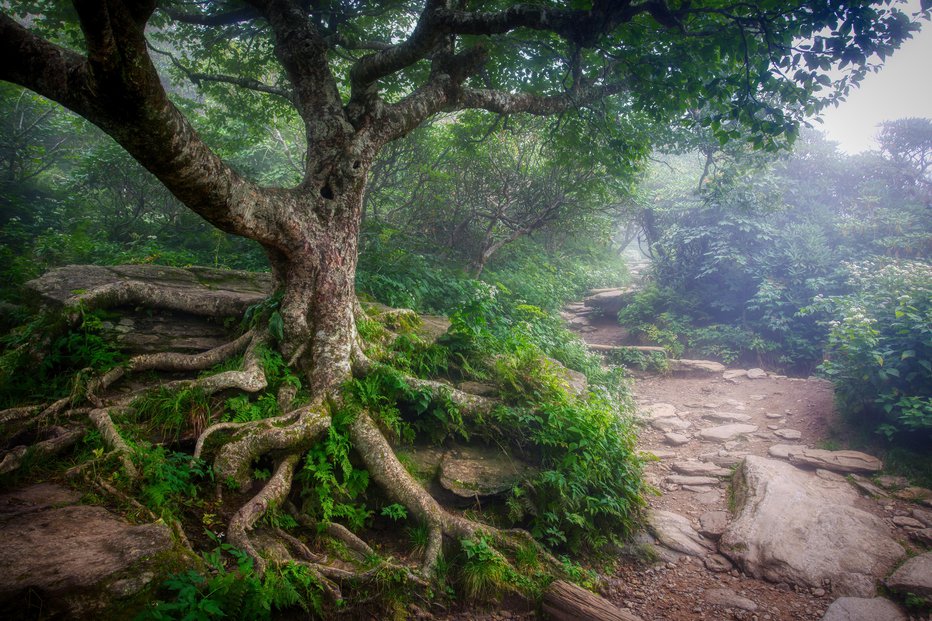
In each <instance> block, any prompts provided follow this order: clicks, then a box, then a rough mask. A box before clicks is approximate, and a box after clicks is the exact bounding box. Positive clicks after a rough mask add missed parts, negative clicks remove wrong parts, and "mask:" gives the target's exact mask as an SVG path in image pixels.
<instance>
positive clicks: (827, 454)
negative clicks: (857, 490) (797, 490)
mask: <svg viewBox="0 0 932 621" xmlns="http://www.w3.org/2000/svg"><path fill="white" fill-rule="evenodd" d="M789 460H790V463H791V464H793V465H795V466H809V467H811V468H825V469H826V470H831V471H833V472H850V473H855V474H871V473H873V472H880V471H881V470H883V462H881V461H880V460H879V459H877V458H876V457H874V456H872V455H868V454H867V453H861V452H859V451H826V450H823V449H812V448H807V449H803V450H801V451H793V452H791V453H790V455H789Z"/></svg>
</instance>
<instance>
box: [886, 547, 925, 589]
mask: <svg viewBox="0 0 932 621" xmlns="http://www.w3.org/2000/svg"><path fill="white" fill-rule="evenodd" d="M885 584H886V585H887V588H888V589H890V590H891V591H896V592H898V593H903V594H904V595H905V594H907V593H912V594H914V595H918V596H919V597H923V598H925V599H927V600H932V552H926V553H925V554H920V555H919V556H914V557H913V558H911V559H909V560H908V561H906V562H905V563H903V564H902V565H900V567H899V568H898V569H897V570H896V571H895V572H893V574H892V575H891V576H890V577H889V578H887V579H886V581H885Z"/></svg>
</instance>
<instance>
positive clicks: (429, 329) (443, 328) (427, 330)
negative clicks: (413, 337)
mask: <svg viewBox="0 0 932 621" xmlns="http://www.w3.org/2000/svg"><path fill="white" fill-rule="evenodd" d="M419 317H420V319H421V320H420V321H419V322H418V324H417V325H416V326H415V328H414V331H415V332H416V333H417V334H418V336H420V337H421V338H422V339H423V340H424V341H425V342H427V343H436V342H437V339H439V338H440V337H441V336H443V335H444V334H446V333H447V330H449V329H450V320H449V319H447V318H446V317H444V316H443V315H420V316H419Z"/></svg>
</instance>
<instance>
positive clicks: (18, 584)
mask: <svg viewBox="0 0 932 621" xmlns="http://www.w3.org/2000/svg"><path fill="white" fill-rule="evenodd" d="M75 496H76V495H75V494H74V493H73V492H71V491H70V490H67V489H65V488H61V487H58V486H55V485H51V484H42V485H37V486H33V487H31V488H26V489H24V490H20V491H17V492H12V493H9V494H5V495H3V496H2V497H0V507H2V508H3V509H2V511H3V520H2V522H0V541H2V542H3V545H2V546H0V566H2V567H3V568H4V570H3V571H2V572H0V614H5V613H10V612H11V611H12V612H13V616H12V617H8V618H19V617H18V616H17V615H18V614H21V613H23V612H24V609H23V608H21V607H22V605H23V603H24V602H25V601H27V600H26V599H25V598H26V594H27V593H32V597H33V598H34V597H36V596H38V597H39V598H40V599H41V601H42V605H43V613H44V614H46V615H51V616H55V614H60V615H65V616H67V617H69V618H92V617H94V615H95V612H96V611H100V610H101V609H104V608H107V607H109V606H119V604H118V603H116V602H117V600H119V598H121V597H128V596H132V595H134V594H136V593H138V592H139V591H141V590H142V589H144V588H146V587H147V586H148V585H149V584H150V583H153V582H155V583H157V582H156V579H158V580H159V581H160V580H162V579H164V578H165V577H166V576H165V575H159V576H157V575H156V573H159V572H164V571H165V568H166V567H170V564H169V563H167V562H166V560H165V558H164V555H165V554H167V553H169V552H170V551H171V550H172V549H173V542H172V537H171V531H170V530H169V528H168V527H167V526H166V525H165V524H159V523H156V524H141V525H133V524H130V523H128V522H126V521H125V520H123V519H122V518H120V517H118V516H116V515H114V514H112V513H110V512H109V511H107V510H106V509H104V508H103V507H96V506H88V505H78V504H74V502H75V501H76V500H77V499H76V498H75ZM157 556H158V557H160V558H161V561H160V562H159V563H158V565H157V566H156V565H153V563H155V560H154V559H153V557H157ZM179 561H180V557H179V559H176V560H175V561H174V562H175V566H174V567H172V570H177V569H179V568H180V567H181V565H180V562H179ZM17 611H18V612H17ZM127 612H128V611H127ZM129 616H130V617H132V616H133V614H129Z"/></svg>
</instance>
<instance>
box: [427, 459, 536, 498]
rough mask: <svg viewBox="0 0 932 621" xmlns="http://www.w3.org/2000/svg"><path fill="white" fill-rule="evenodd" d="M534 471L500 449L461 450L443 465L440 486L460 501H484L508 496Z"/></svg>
mask: <svg viewBox="0 0 932 621" xmlns="http://www.w3.org/2000/svg"><path fill="white" fill-rule="evenodd" d="M533 472H534V469H533V468H532V467H531V466H529V465H528V464H525V463H524V462H522V461H520V460H517V459H515V458H513V457H511V456H510V455H508V454H507V453H505V452H503V451H502V450H501V449H500V448H498V447H488V448H487V447H462V448H457V449H453V450H450V451H448V452H447V453H445V454H444V456H443V460H442V461H441V462H440V484H441V485H442V486H443V487H444V488H445V489H447V490H449V491H451V492H453V493H454V494H455V495H457V496H459V497H460V498H482V497H486V496H495V495H497V494H501V493H504V492H507V491H508V490H510V489H511V488H513V487H514V486H515V484H517V483H520V482H521V481H523V480H525V479H526V478H528V477H529V476H531V475H532V474H533Z"/></svg>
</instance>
